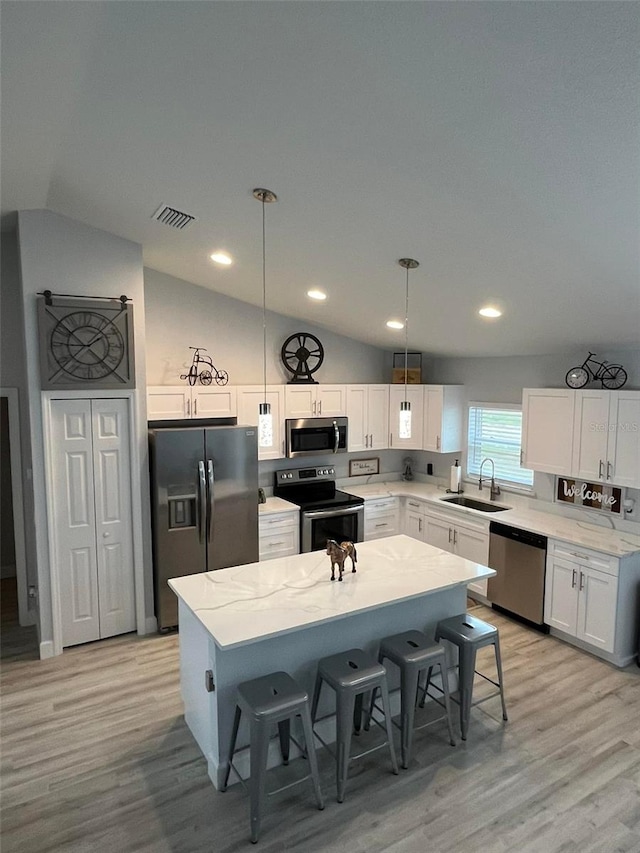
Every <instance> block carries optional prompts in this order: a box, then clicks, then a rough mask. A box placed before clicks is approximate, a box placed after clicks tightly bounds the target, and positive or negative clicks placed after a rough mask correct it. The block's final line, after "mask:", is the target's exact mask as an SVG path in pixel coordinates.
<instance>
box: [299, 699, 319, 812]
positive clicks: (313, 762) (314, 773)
mask: <svg viewBox="0 0 640 853" xmlns="http://www.w3.org/2000/svg"><path fill="white" fill-rule="evenodd" d="M300 720H301V722H302V731H303V733H304V745H305V747H306V753H307V759H308V761H309V771H310V773H311V781H312V783H313V790H314V792H315V795H316V803H317V806H318V808H319V809H320V810H321V811H322V809H323V808H324V799H323V797H322V791H321V790H320V774H319V772H318V759H317V756H316V751H315V749H314V748H313V743H314V741H313V728H312V725H311V715H310V713H309V707H308V706H307V707H305V708H303V710H302V712H301V713H300Z"/></svg>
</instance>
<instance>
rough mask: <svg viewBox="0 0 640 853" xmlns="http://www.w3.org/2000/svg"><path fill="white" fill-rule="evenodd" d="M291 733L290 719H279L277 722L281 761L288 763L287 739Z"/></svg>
mask: <svg viewBox="0 0 640 853" xmlns="http://www.w3.org/2000/svg"><path fill="white" fill-rule="evenodd" d="M290 735H291V721H290V720H288V719H287V720H280V722H279V723H278V736H279V738H280V752H281V753H282V763H283V764H288V763H289V740H290Z"/></svg>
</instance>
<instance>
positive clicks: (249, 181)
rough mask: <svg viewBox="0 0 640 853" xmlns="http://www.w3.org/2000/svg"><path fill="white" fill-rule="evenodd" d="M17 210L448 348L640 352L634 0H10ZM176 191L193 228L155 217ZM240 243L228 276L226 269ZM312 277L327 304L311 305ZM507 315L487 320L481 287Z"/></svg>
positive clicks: (9, 182)
mask: <svg viewBox="0 0 640 853" xmlns="http://www.w3.org/2000/svg"><path fill="white" fill-rule="evenodd" d="M1 11H2V213H3V224H4V227H11V225H12V224H13V223H14V222H15V215H14V214H13V212H14V211H16V210H20V209H28V208H41V207H46V208H49V209H51V210H54V211H57V212H59V213H62V214H65V215H67V216H70V217H73V218H74V219H77V220H80V221H83V222H86V223H88V224H90V225H93V226H96V227H98V228H103V229H105V230H107V231H110V232H113V233H115V234H118V235H121V236H123V237H126V238H129V239H131V240H134V241H136V242H139V243H141V244H142V246H143V249H144V261H145V265H147V266H149V267H152V268H154V269H157V270H161V271H163V272H165V273H169V274H172V275H174V276H177V277H178V278H181V279H185V280H187V281H191V282H195V283H196V284H199V285H202V286H203V287H207V288H211V289H212V290H214V291H219V292H221V293H226V294H229V295H231V296H234V297H236V298H238V299H241V300H244V301H246V302H251V303H255V304H261V299H262V279H261V257H262V256H261V233H262V232H261V227H262V226H261V215H262V214H261V207H260V204H259V203H258V202H257V201H255V200H254V199H253V197H252V194H251V191H252V189H253V188H254V187H267V188H269V189H271V190H273V191H275V192H276V193H277V194H278V196H279V201H278V203H277V204H275V205H270V206H269V207H267V208H266V217H267V299H268V307H269V308H270V309H272V310H275V311H278V312H281V313H283V314H287V315H291V316H294V317H296V318H299V319H300V321H301V325H303V324H304V322H305V321H308V322H313V323H315V324H319V325H320V326H326V327H328V328H331V329H333V330H334V331H336V332H339V333H342V334H346V335H349V336H351V337H353V338H356V339H358V340H362V341H366V342H368V343H371V344H374V345H377V346H381V347H385V348H387V349H401V348H402V347H403V346H404V333H403V332H392V331H390V330H388V329H387V328H386V327H385V321H386V320H387V319H389V318H390V317H394V316H395V317H403V316H404V284H405V278H404V276H405V273H404V270H402V269H401V268H400V267H399V266H398V265H397V263H396V261H397V259H398V258H400V257H402V256H410V257H414V258H417V259H418V260H419V261H420V264H421V265H420V267H419V269H417V270H416V271H415V272H412V273H411V277H410V305H409V318H410V319H409V347H410V348H411V349H421V350H423V351H424V352H426V353H430V354H443V355H444V354H449V355H507V354H516V353H517V354H523V355H526V354H538V353H557V352H564V351H567V350H570V349H574V348H583V349H585V350H586V349H587V348H591V349H592V350H595V351H598V350H599V349H605V348H609V349H610V348H611V347H615V348H616V349H624V348H630V347H633V346H637V344H638V328H639V321H640V285H639V281H640V279H639V270H640V264H639V255H638V234H639V210H638V199H639V180H638V178H639V174H640V170H639V160H638V151H639V150H640V149H639V146H640V140H639V133H638V128H639V115H640V113H639V105H638V83H639V79H638V62H637V58H638V57H637V49H638V44H639V43H640V26H639V21H640V5H639V4H637V3H627V2H589V3H586V2H496V3H493V2H482V3H479V2H468V3H467V2H443V3H439V2H400V0H390V2H383V1H382V2H367V0H355V1H354V2H346V0H338V2H302V0H298V1H297V2H266V0H258V2H187V0H182V2H180V0H178V2H126V3H125V2H92V3H87V2H55V3H52V2H48V0H47V2H4V1H3V2H2V10H1ZM161 203H166V204H169V205H172V206H176V207H178V208H179V209H181V210H184V211H186V212H188V213H191V214H194V215H195V216H197V217H198V221H197V222H196V223H194V224H193V225H192V226H191V227H190V228H189V229H188V230H186V231H184V232H177V231H174V230H172V229H170V228H168V227H167V226H164V225H161V224H159V223H156V222H153V221H152V220H151V218H150V217H151V215H152V214H153V212H154V211H155V210H156V208H157V207H158V205H160V204H161ZM218 248H223V249H226V250H227V251H229V252H230V253H232V255H233V256H234V257H235V258H236V263H235V264H234V266H232V267H230V268H227V269H221V268H219V267H216V266H215V265H214V264H212V263H211V261H210V260H209V259H208V255H209V253H210V252H211V251H213V250H215V249H218ZM310 286H319V287H322V288H324V289H325V290H326V291H327V293H328V294H329V299H328V300H327V302H326V303H324V304H323V305H318V304H315V303H311V302H310V301H309V300H308V299H307V298H306V297H305V293H306V291H307V289H308V288H309V287H310ZM490 300H493V301H497V302H499V303H500V304H501V305H502V307H503V308H504V316H503V318H502V319H501V320H498V321H486V320H482V319H481V318H480V317H478V315H477V309H478V308H479V307H480V306H481V305H482V304H483V303H484V302H486V301H490Z"/></svg>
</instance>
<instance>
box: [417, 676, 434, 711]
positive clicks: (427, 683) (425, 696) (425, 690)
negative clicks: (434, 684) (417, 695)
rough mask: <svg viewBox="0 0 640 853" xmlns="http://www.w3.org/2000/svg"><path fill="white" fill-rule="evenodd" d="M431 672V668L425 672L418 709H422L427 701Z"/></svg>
mask: <svg viewBox="0 0 640 853" xmlns="http://www.w3.org/2000/svg"><path fill="white" fill-rule="evenodd" d="M432 671H433V667H432V666H430V667H429V669H428V670H427V680H426V681H425V683H424V688H423V691H422V699H421V700H420V706H419V707H420V708H424V705H425V702H426V701H427V691H428V690H429V685H430V684H431V673H432Z"/></svg>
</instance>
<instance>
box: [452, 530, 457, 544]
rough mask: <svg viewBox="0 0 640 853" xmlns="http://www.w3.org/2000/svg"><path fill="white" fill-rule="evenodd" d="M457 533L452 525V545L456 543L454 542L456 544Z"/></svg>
mask: <svg viewBox="0 0 640 853" xmlns="http://www.w3.org/2000/svg"><path fill="white" fill-rule="evenodd" d="M457 535H458V531H457V530H456V529H455V527H454V528H453V544H454V545H456V544H457V541H458V540H457Z"/></svg>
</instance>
